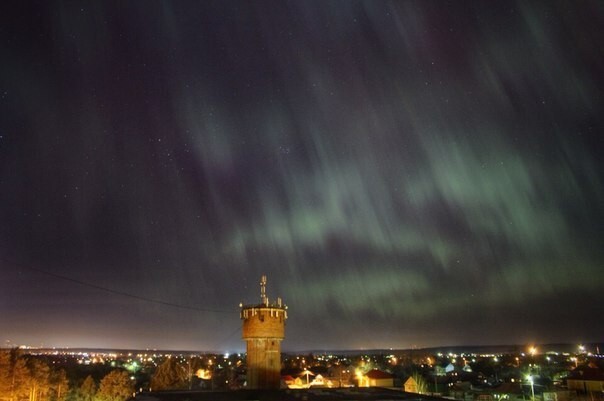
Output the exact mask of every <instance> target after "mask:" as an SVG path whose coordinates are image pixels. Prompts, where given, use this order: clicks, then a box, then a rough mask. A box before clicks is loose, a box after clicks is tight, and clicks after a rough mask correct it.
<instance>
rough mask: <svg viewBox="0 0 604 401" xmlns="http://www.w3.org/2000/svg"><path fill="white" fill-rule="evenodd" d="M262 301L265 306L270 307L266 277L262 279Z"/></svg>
mask: <svg viewBox="0 0 604 401" xmlns="http://www.w3.org/2000/svg"><path fill="white" fill-rule="evenodd" d="M260 299H261V300H262V304H263V305H268V298H267V297H266V276H262V278H261V279H260Z"/></svg>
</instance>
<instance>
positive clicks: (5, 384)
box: [0, 351, 12, 401]
mask: <svg viewBox="0 0 604 401" xmlns="http://www.w3.org/2000/svg"><path fill="white" fill-rule="evenodd" d="M11 371H12V363H11V357H10V354H9V353H8V352H4V351H0V400H2V401H5V400H6V401H8V400H10V393H11V387H12V386H11V382H12V380H11Z"/></svg>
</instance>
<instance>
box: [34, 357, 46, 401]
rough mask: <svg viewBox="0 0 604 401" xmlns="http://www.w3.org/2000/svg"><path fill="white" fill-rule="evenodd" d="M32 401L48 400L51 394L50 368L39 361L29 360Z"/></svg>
mask: <svg viewBox="0 0 604 401" xmlns="http://www.w3.org/2000/svg"><path fill="white" fill-rule="evenodd" d="M29 371H30V377H29V390H30V394H31V395H30V401H45V400H48V394H49V392H50V368H49V367H48V365H47V364H46V363H44V362H42V361H40V360H38V359H30V360H29Z"/></svg>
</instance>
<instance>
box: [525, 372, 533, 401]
mask: <svg viewBox="0 0 604 401" xmlns="http://www.w3.org/2000/svg"><path fill="white" fill-rule="evenodd" d="M526 380H528V382H529V383H530V384H531V401H535V381H534V380H533V376H531V375H528V376H527V377H526Z"/></svg>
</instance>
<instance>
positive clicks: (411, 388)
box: [403, 376, 419, 393]
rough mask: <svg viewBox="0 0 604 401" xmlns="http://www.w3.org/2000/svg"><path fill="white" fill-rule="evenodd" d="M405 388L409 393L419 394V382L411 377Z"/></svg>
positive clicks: (404, 385)
mask: <svg viewBox="0 0 604 401" xmlns="http://www.w3.org/2000/svg"><path fill="white" fill-rule="evenodd" d="M403 387H404V388H405V392H407V393H419V391H418V390H417V381H416V380H415V379H414V378H413V377H412V376H409V378H408V379H407V381H406V382H405V384H403Z"/></svg>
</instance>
